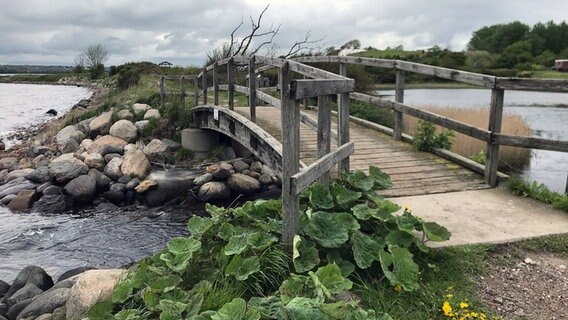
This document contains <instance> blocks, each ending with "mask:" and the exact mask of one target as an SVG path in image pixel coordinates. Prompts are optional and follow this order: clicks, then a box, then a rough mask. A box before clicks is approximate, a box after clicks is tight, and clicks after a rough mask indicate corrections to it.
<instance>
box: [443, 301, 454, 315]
mask: <svg viewBox="0 0 568 320" xmlns="http://www.w3.org/2000/svg"><path fill="white" fill-rule="evenodd" d="M442 311H444V315H445V316H446V317H451V316H452V306H451V305H450V303H449V302H448V301H444V305H443V306H442Z"/></svg>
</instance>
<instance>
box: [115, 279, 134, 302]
mask: <svg viewBox="0 0 568 320" xmlns="http://www.w3.org/2000/svg"><path fill="white" fill-rule="evenodd" d="M132 289H133V288H132V284H131V282H130V279H126V280H124V281H122V282H121V283H119V284H118V285H117V286H116V287H115V288H114V290H113V291H112V302H113V303H123V302H124V301H126V300H128V299H129V298H130V297H131V296H132Z"/></svg>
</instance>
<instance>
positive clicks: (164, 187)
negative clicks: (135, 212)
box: [138, 170, 196, 206]
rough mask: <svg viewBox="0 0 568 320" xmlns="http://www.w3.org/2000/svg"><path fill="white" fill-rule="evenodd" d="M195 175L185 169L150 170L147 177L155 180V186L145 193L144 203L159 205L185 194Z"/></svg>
mask: <svg viewBox="0 0 568 320" xmlns="http://www.w3.org/2000/svg"><path fill="white" fill-rule="evenodd" d="M195 177H196V174H195V173H191V172H187V171H174V170H172V171H157V172H156V171H154V172H152V173H151V174H150V175H149V176H148V179H149V180H154V181H156V183H157V186H156V188H154V189H152V190H150V191H148V192H147V193H146V197H145V199H146V204H147V205H149V206H159V205H162V204H164V203H165V202H168V201H171V200H173V199H175V198H178V197H180V196H185V195H186V193H187V192H188V191H189V188H191V187H192V185H193V180H194V179H195ZM142 183H143V182H142ZM142 183H141V184H142ZM138 187H140V186H138Z"/></svg>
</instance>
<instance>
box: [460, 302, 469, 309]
mask: <svg viewBox="0 0 568 320" xmlns="http://www.w3.org/2000/svg"><path fill="white" fill-rule="evenodd" d="M467 307H469V304H467V303H466V302H460V308H462V309H465V308H467Z"/></svg>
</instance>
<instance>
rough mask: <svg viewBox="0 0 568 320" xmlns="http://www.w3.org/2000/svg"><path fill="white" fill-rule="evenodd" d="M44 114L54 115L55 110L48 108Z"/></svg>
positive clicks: (55, 113)
mask: <svg viewBox="0 0 568 320" xmlns="http://www.w3.org/2000/svg"><path fill="white" fill-rule="evenodd" d="M45 113H46V114H48V115H50V116H56V115H57V110H55V109H49V110H47V111H46V112H45Z"/></svg>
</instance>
